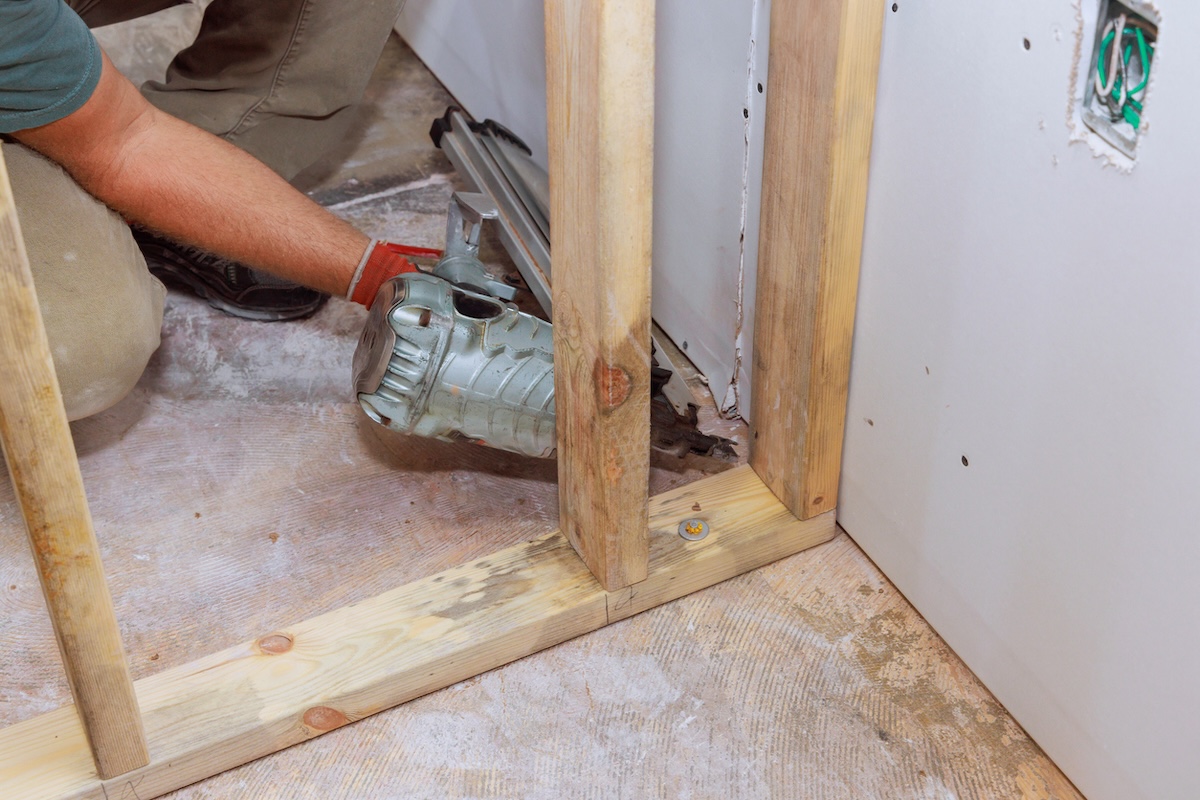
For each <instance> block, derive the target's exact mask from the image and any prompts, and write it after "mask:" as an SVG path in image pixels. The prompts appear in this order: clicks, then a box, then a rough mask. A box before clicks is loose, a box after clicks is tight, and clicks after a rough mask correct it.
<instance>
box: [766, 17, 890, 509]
mask: <svg viewBox="0 0 1200 800" xmlns="http://www.w3.org/2000/svg"><path fill="white" fill-rule="evenodd" d="M883 13H884V4H883V3H879V2H877V0H776V2H774V3H772V6H771V44H770V47H771V50H770V61H769V71H768V84H767V116H766V132H765V137H766V139H765V154H764V166H763V193H762V216H761V224H760V227H759V256H758V295H757V306H756V320H757V321H756V325H755V331H754V364H753V368H752V380H753V382H754V387H753V392H752V395H753V399H752V405H751V416H750V424H751V440H752V445H751V455H750V463H751V464H752V465H753V466H754V469H755V470H756V471H757V472H758V474H759V475H761V476H762V478H763V480H764V481H765V482H766V484H767V485H768V486H770V487H771V489H772V490H773V491H774V492H775V493H776V495H778V496H779V498H780V499H782V500H783V502H784V504H786V505H787V506H788V508H790V509H792V512H793V513H795V514H796V515H797V516H799V517H801V518H808V517H811V516H813V515H815V514H820V513H823V512H825V511H829V510H830V509H832V508H834V507H835V506H836V505H837V490H838V477H839V473H840V471H841V456H842V434H843V431H844V427H845V419H846V396H847V391H848V388H849V381H850V343H851V339H852V337H853V333H854V306H855V300H856V297H857V292H858V267H859V260H860V257H861V254H862V235H863V219H864V215H865V213H866V202H867V167H868V162H869V160H870V151H871V129H872V123H873V120H874V109H875V83H876V77H877V73H878V71H879V44H880V39H881V36H882V31H883Z"/></svg>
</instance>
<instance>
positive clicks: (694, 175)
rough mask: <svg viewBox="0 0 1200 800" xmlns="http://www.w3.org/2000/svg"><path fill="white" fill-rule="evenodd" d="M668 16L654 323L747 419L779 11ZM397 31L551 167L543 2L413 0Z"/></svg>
mask: <svg viewBox="0 0 1200 800" xmlns="http://www.w3.org/2000/svg"><path fill="white" fill-rule="evenodd" d="M657 6H658V8H657V19H656V23H657V41H656V46H657V48H658V52H657V76H656V95H657V97H656V99H655V105H656V107H655V109H654V114H655V153H654V156H655V164H654V181H655V205H654V318H655V320H657V321H658V323H659V324H660V325H661V326H662V327H663V329H664V330H665V331H666V332H667V334H668V335H669V336H670V337H671V338H672V339H673V340H674V341H675V343H676V344H678V345H679V346H680V348H682V349H683V350H684V351H685V352H686V354H687V355H688V357H689V358H691V359H692V361H693V362H694V363H695V364H696V366H697V367H698V368H699V369H700V371H701V372H702V373H704V375H705V376H706V377H707V378H708V380H709V383H710V385H711V386H712V390H713V395H714V396H715V397H716V398H717V400H718V402H719V403H721V404H722V405H723V407H724V409H725V410H726V412H727V413H730V414H732V413H735V412H736V411H737V410H739V409H749V402H748V399H747V398H745V397H743V396H740V394H741V393H740V391H739V390H740V388H741V387H742V386H743V385H744V386H748V385H749V380H748V378H747V377H746V369H748V366H747V367H745V368H743V364H745V365H748V364H749V363H750V362H749V360H748V353H747V354H744V353H743V350H746V349H748V347H749V344H750V338H751V337H750V335H749V329H748V328H746V332H745V334H743V327H745V326H744V325H743V322H744V313H745V312H744V309H743V302H742V301H743V291H742V287H743V276H744V275H751V276H752V274H753V270H754V265H755V263H756V257H757V233H758V203H759V192H760V187H761V176H762V119H763V114H762V110H763V107H764V103H765V86H764V90H763V91H760V89H759V86H760V85H761V84H765V67H766V63H765V62H766V52H765V51H766V33H767V28H766V25H767V21H768V18H769V14H768V9H769V2H767V0H705V1H704V2H703V3H697V2H695V0H692V2H687V0H659V1H658V4H657ZM397 29H398V30H399V31H400V33H401V35H403V36H404V38H405V40H406V41H407V42H408V43H409V45H410V46H411V47H412V48H413V50H415V51H416V53H417V55H418V56H420V57H421V59H422V60H423V61H424V62H425V63H426V64H427V65H428V66H429V67H430V69H431V70H432V71H433V73H434V74H435V75H437V76H438V78H439V79H440V80H441V81H442V82H443V83H444V84H445V85H446V88H448V89H449V90H450V92H451V93H452V94H453V95H454V96H455V98H456V99H457V100H458V101H459V102H460V103H462V105H463V106H464V107H465V108H466V109H467V110H468V111H469V112H470V113H471V114H472V115H473V116H474V117H476V118H477V119H484V118H487V117H492V118H495V119H497V120H499V121H501V122H502V123H503V124H505V125H506V126H508V127H509V128H511V129H512V130H513V132H514V133H516V134H517V135H519V136H521V137H522V138H523V139H524V140H525V141H526V142H528V143H529V145H530V147H531V149H532V150H533V152H534V157H535V159H538V160H539V161H541V163H543V164H545V159H546V97H545V85H546V68H545V44H544V32H543V24H542V3H541V0H503V1H502V2H498V1H497V0H410V2H409V3H408V4H407V6H406V7H405V10H404V13H403V14H402V15H401V17H400V22H399V24H398V26H397ZM759 42H762V47H761V48H759V47H758V43H759ZM628 113H629V114H631V115H633V114H643V113H649V110H648V109H638V108H630V109H629V110H628ZM747 231H748V232H749V236H744V234H745V233H746V232H747ZM750 288H751V290H750V291H749V292H748V293H747V294H746V297H748V298H753V291H752V286H751V287H750ZM739 376H740V377H741V381H740V383H739V384H738V385H737V386H735V379H736V378H738V377H739Z"/></svg>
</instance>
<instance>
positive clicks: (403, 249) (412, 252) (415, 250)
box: [380, 241, 442, 260]
mask: <svg viewBox="0 0 1200 800" xmlns="http://www.w3.org/2000/svg"><path fill="white" fill-rule="evenodd" d="M380 244H382V245H383V246H384V247H385V248H386V249H388V250H391V251H392V252H393V253H395V254H396V255H400V256H413V257H415V258H432V259H435V260H436V259H439V258H441V257H442V251H441V250H436V249H434V248H432V247H414V246H412V245H410V244H400V243H399V242H387V241H384V242H380Z"/></svg>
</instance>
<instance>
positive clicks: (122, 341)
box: [3, 144, 166, 420]
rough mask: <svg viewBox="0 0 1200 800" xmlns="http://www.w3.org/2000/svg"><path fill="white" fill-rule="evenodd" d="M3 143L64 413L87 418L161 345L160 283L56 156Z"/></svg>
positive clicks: (115, 221) (128, 384)
mask: <svg viewBox="0 0 1200 800" xmlns="http://www.w3.org/2000/svg"><path fill="white" fill-rule="evenodd" d="M3 149H4V158H5V161H6V163H7V165H8V172H9V178H10V180H11V181H12V185H13V196H14V199H15V200H16V207H17V219H18V221H19V222H20V225H21V231H22V234H23V238H24V240H25V249H26V251H27V252H28V254H29V265H30V268H31V269H32V271H33V283H34V288H35V289H36V290H37V294H38V304H39V305H40V306H41V310H42V319H43V321H44V323H45V326H46V335H47V337H48V338H49V340H50V352H51V354H52V355H53V358H54V368H55V372H56V373H57V374H58V382H59V385H60V386H61V387H62V393H63V402H64V404H65V405H66V409H67V416H68V418H70V419H73V420H74V419H81V418H83V417H87V416H91V415H92V414H96V413H99V412H100V411H103V410H105V409H107V408H109V407H110V406H112V405H115V404H116V403H117V402H118V401H119V400H120V399H121V398H122V397H124V396H125V395H126V394H128V393H129V391H130V390H131V389H132V388H133V386H134V385H135V384H136V383H137V381H138V378H140V377H141V374H142V372H143V371H144V370H145V368H146V364H147V363H148V362H149V360H150V356H151V355H152V354H153V353H154V351H155V350H156V349H157V348H158V345H159V331H160V329H161V327H162V313H163V301H164V298H165V296H166V290H165V289H164V287H163V285H162V283H160V282H159V281H158V280H157V279H156V278H154V277H153V276H152V275H151V274H150V273H149V272H148V271H147V269H146V262H145V259H143V258H142V254H141V251H140V250H138V247H137V244H136V243H135V242H134V241H133V236H132V235H131V234H130V232H129V227H128V226H127V225H126V224H125V222H124V221H123V220H122V219H121V218H120V216H118V215H117V214H116V213H114V212H113V211H112V210H111V209H109V208H107V207H106V206H105V205H104V204H103V203H101V202H100V201H98V200H96V199H95V198H94V197H92V196H91V195H89V194H88V193H87V192H85V191H84V190H83V189H82V188H81V187H80V186H79V185H78V184H76V183H75V181H73V180H72V179H71V177H70V176H69V175H67V174H66V173H65V172H64V171H63V170H62V169H61V168H60V167H59V166H58V165H57V164H55V163H54V162H52V161H50V160H48V159H46V158H44V157H42V156H41V155H39V154H37V153H35V152H34V151H32V150H29V149H27V148H25V147H22V146H20V145H16V144H4V145H3Z"/></svg>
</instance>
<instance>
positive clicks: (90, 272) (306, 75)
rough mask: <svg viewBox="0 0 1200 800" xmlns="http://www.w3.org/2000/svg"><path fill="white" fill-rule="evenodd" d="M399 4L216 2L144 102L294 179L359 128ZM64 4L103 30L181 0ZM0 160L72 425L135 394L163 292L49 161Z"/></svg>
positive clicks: (118, 223) (8, 154)
mask: <svg viewBox="0 0 1200 800" xmlns="http://www.w3.org/2000/svg"><path fill="white" fill-rule="evenodd" d="M402 4H403V0H214V2H213V3H211V4H210V5H209V6H208V7H207V8H206V9H205V11H204V18H203V22H202V23H201V27H200V32H199V33H198V34H197V36H196V40H195V41H194V42H193V43H192V44H191V45H190V46H189V47H187V48H185V49H184V50H183V51H181V52H180V53H179V54H178V55H177V56H176V57H175V60H174V61H173V62H172V63H171V66H170V68H169V69H168V70H167V75H166V79H165V80H164V81H161V82H158V81H150V82H148V83H146V84H145V85H144V86H143V87H142V93H143V94H144V95H145V96H146V98H147V99H148V100H149V101H150V102H151V103H153V104H154V105H156V106H158V107H159V108H161V109H162V110H164V111H166V112H168V113H170V114H173V115H175V116H177V117H179V118H181V119H184V120H187V121H188V122H190V123H192V124H194V125H196V126H198V127H200V128H203V129H205V130H207V131H209V132H211V133H214V134H216V135H218V136H221V137H222V138H224V139H226V140H228V141H230V142H232V143H233V144H236V145H237V146H239V147H241V148H242V149H243V150H246V151H247V152H249V153H250V154H251V155H253V156H255V157H257V158H258V159H259V160H261V161H263V162H264V163H265V164H267V166H269V167H271V168H272V169H274V170H275V171H276V172H277V173H279V174H280V175H281V176H283V177H284V178H285V179H287V180H291V179H292V178H294V177H295V176H296V175H297V174H298V173H299V172H300V171H301V170H303V169H304V168H305V167H307V166H309V165H310V164H312V163H314V162H315V161H317V160H318V159H319V158H320V157H321V156H322V155H323V154H324V153H325V152H326V151H327V150H329V149H331V148H332V147H333V146H335V145H336V144H337V143H338V142H340V141H341V139H342V138H343V137H344V136H345V134H346V133H347V131H348V130H349V128H350V126H351V125H352V124H353V113H354V106H355V105H356V104H357V103H359V102H360V101H361V100H362V96H363V92H364V91H365V89H366V85H367V80H368V79H369V78H370V76H371V72H372V71H373V70H374V68H375V64H376V62H377V61H378V60H379V55H380V53H382V52H383V46H384V44H385V43H386V42H387V38H388V36H389V35H390V34H391V30H392V27H393V25H394V24H395V21H396V17H397V15H398V14H399V11H400V7H401V6H402ZM68 5H70V6H71V7H72V8H74V9H75V10H76V11H77V12H78V13H79V15H80V16H81V17H82V18H83V20H84V22H86V23H87V24H88V25H89V26H90V27H99V26H101V25H108V24H111V23H115V22H122V21H124V20H128V19H133V18H134V17H138V16H142V15H145V14H149V13H152V12H154V11H158V10H161V9H163V8H167V7H169V6H173V5H178V0H68ZM3 149H4V157H5V160H6V161H7V163H8V166H9V172H10V177H11V179H12V183H13V194H14V196H15V199H16V204H17V215H18V218H19V219H20V222H21V227H22V231H23V233H24V236H25V243H26V248H27V249H28V251H29V260H30V265H31V267H32V268H33V277H34V284H35V285H36V287H37V292H38V299H39V303H40V305H41V308H42V315H43V318H44V319H45V322H46V332H47V335H48V336H49V339H50V347H51V351H52V352H53V355H54V366H55V370H56V371H57V373H58V379H59V383H60V384H61V385H62V388H63V399H64V401H65V402H66V406H67V416H68V417H70V418H71V419H80V418H82V417H86V416H90V415H92V414H96V413H98V412H100V411H103V410H104V409H106V408H109V407H110V406H112V405H114V404H115V403H116V402H117V401H118V400H120V399H121V398H122V397H124V396H125V395H126V394H127V393H128V392H129V390H130V389H132V388H133V386H134V384H136V383H137V380H138V378H139V377H140V376H141V374H142V372H143V370H144V369H145V367H146V363H147V362H148V361H149V358H150V356H151V355H152V354H153V352H154V350H155V349H157V347H158V344H159V329H160V327H161V325H162V311H163V298H164V294H165V290H164V289H163V287H162V284H161V283H159V282H158V280H157V279H155V278H154V277H153V276H151V275H150V273H149V272H148V271H147V270H146V264H145V261H144V260H143V259H142V256H141V253H140V252H139V251H138V248H137V246H136V245H135V244H134V242H133V238H132V236H131V235H130V233H129V229H128V227H127V226H126V225H125V223H124V222H123V221H122V220H121V219H120V217H119V216H117V215H116V214H114V213H113V212H112V211H110V210H109V209H108V208H106V207H105V206H104V205H103V204H101V203H100V202H99V201H97V200H95V199H94V198H92V197H91V196H90V195H88V194H87V193H86V192H85V191H84V190H83V189H82V188H80V187H79V186H78V184H76V183H75V182H74V181H73V180H72V179H71V178H70V177H69V176H68V175H67V174H66V173H65V172H63V171H62V170H61V169H60V168H59V167H58V166H57V165H55V164H53V163H51V162H49V161H47V160H46V159H45V158H42V157H41V156H39V155H38V154H36V153H34V152H32V151H30V150H28V149H27V148H24V147H22V146H21V145H18V144H11V143H6V144H4V145H3ZM164 166H166V167H167V168H169V165H164Z"/></svg>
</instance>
